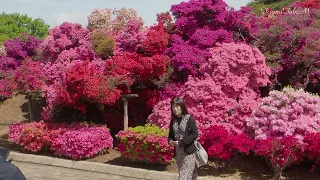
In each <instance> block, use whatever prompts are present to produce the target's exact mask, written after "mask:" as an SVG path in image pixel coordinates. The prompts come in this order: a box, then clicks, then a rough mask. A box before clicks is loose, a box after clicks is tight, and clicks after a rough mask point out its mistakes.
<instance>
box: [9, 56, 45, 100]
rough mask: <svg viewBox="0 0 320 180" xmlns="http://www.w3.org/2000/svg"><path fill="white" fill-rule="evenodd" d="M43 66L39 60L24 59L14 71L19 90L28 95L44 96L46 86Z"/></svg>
mask: <svg viewBox="0 0 320 180" xmlns="http://www.w3.org/2000/svg"><path fill="white" fill-rule="evenodd" d="M43 67H44V64H43V63H41V62H39V61H33V60H31V59H30V58H27V59H25V60H23V61H22V63H21V65H20V66H19V67H18V68H17V69H16V71H15V73H14V79H15V81H16V83H17V91H18V92H19V93H22V94H25V95H28V96H33V97H42V93H43V91H44V90H45V87H46V75H45V74H44V73H43V70H42V69H43Z"/></svg>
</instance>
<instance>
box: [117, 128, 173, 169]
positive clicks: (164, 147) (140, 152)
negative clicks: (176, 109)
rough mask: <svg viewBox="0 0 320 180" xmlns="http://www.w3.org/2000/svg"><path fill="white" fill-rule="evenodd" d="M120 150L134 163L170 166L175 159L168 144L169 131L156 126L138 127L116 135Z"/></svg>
mask: <svg viewBox="0 0 320 180" xmlns="http://www.w3.org/2000/svg"><path fill="white" fill-rule="evenodd" d="M116 137H117V139H119V140H120V144H119V145H118V150H119V151H120V152H121V154H122V155H123V156H124V157H126V158H128V159H130V160H133V161H143V162H148V163H159V164H168V163H170V162H171V161H172V158H173V147H172V146H170V145H169V144H168V140H167V137H168V130H163V129H161V128H160V127H157V126H155V125H148V124H147V125H145V126H137V127H134V128H129V130H127V131H120V132H119V133H118V134H117V135H116Z"/></svg>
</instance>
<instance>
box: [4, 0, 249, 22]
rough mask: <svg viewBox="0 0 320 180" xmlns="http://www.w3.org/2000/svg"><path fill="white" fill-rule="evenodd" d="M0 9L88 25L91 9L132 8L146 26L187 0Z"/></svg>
mask: <svg viewBox="0 0 320 180" xmlns="http://www.w3.org/2000/svg"><path fill="white" fill-rule="evenodd" d="M1 1H3V2H1V6H0V12H5V13H14V12H18V13H20V14H27V15H28V16H29V17H32V18H41V19H43V20H44V21H45V22H46V23H47V24H49V25H50V27H54V26H57V25H59V24H61V23H63V22H65V21H68V22H74V23H80V24H82V25H83V26H86V25H87V16H88V15H89V14H90V13H91V12H92V11H93V9H95V8H98V9H104V8H110V9H114V8H116V9H120V8H122V7H125V8H133V9H135V10H136V11H137V12H138V15H139V16H141V17H142V18H143V20H144V22H145V24H146V25H152V24H153V23H155V22H156V14H157V13H161V12H166V11H168V10H170V7H171V5H173V4H179V3H180V2H182V1H186V0H1ZM250 1H252V0H225V2H226V3H227V4H228V5H229V6H230V7H233V8H235V9H239V8H240V7H241V6H245V5H247V4H248V3H249V2H250Z"/></svg>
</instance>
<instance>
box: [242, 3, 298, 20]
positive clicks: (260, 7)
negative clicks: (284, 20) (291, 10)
mask: <svg viewBox="0 0 320 180" xmlns="http://www.w3.org/2000/svg"><path fill="white" fill-rule="evenodd" d="M295 1H299V0H254V1H252V2H250V3H248V5H247V6H248V7H251V8H252V9H253V12H254V13H255V14H257V15H259V16H261V15H262V13H263V12H264V10H265V9H267V8H271V9H272V10H275V11H277V10H282V8H284V7H287V6H288V5H290V4H291V3H292V2H295ZM301 1H304V0H301Z"/></svg>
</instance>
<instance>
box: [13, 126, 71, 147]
mask: <svg viewBox="0 0 320 180" xmlns="http://www.w3.org/2000/svg"><path fill="white" fill-rule="evenodd" d="M65 131H66V128H65V124H57V123H45V122H44V121H40V122H32V123H18V124H11V125H10V126H9V133H8V134H9V140H10V141H12V142H13V143H15V144H17V145H19V146H21V147H22V148H23V149H25V150H28V151H31V152H38V151H41V150H43V149H44V148H48V147H50V145H51V144H52V142H53V141H54V139H55V138H56V137H57V136H58V135H59V134H62V133H64V132H65Z"/></svg>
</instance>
